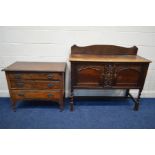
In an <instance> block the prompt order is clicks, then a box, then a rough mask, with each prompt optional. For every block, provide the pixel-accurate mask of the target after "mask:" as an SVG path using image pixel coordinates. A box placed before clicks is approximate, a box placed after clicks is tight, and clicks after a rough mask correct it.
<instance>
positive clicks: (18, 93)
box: [11, 90, 61, 100]
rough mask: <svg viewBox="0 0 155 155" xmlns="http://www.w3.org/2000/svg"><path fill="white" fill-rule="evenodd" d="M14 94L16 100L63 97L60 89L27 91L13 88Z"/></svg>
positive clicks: (56, 98)
mask: <svg viewBox="0 0 155 155" xmlns="http://www.w3.org/2000/svg"><path fill="white" fill-rule="evenodd" d="M11 92H12V96H13V98H15V99H16V100H22V99H46V100H58V99H60V97H61V93H60V91H56V90H55V91H41V90H40V91H26V90H12V91H11Z"/></svg>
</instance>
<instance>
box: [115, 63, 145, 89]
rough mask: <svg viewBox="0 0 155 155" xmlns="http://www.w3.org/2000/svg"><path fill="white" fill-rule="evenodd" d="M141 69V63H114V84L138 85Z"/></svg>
mask: <svg viewBox="0 0 155 155" xmlns="http://www.w3.org/2000/svg"><path fill="white" fill-rule="evenodd" d="M141 69H142V68H141V65H116V70H115V86H131V87H137V86H139V84H140V79H141Z"/></svg>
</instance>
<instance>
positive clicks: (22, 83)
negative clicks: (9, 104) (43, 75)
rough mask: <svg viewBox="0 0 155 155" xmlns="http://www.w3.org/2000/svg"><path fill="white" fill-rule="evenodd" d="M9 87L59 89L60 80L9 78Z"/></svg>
mask: <svg viewBox="0 0 155 155" xmlns="http://www.w3.org/2000/svg"><path fill="white" fill-rule="evenodd" d="M10 85H11V89H61V82H60V81H45V80H44V81H40V80H18V81H17V80H10Z"/></svg>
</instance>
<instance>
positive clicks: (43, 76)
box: [8, 72, 61, 80]
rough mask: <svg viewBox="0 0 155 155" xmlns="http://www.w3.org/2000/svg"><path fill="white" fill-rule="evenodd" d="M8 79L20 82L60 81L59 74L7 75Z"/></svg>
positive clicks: (21, 73)
mask: <svg viewBox="0 0 155 155" xmlns="http://www.w3.org/2000/svg"><path fill="white" fill-rule="evenodd" d="M8 76H9V78H10V79H14V80H20V79H27V80H61V73H23V72H18V73H17V72H16V73H9V74H8Z"/></svg>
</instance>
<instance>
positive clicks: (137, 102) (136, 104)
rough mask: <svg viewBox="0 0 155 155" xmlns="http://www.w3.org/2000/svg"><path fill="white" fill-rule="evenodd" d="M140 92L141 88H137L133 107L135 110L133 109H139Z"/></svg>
mask: <svg viewBox="0 0 155 155" xmlns="http://www.w3.org/2000/svg"><path fill="white" fill-rule="evenodd" d="M141 93H142V90H141V89H139V92H138V96H137V100H136V102H135V107H134V110H135V111H138V109H139V104H140V96H141Z"/></svg>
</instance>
